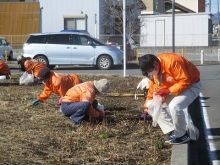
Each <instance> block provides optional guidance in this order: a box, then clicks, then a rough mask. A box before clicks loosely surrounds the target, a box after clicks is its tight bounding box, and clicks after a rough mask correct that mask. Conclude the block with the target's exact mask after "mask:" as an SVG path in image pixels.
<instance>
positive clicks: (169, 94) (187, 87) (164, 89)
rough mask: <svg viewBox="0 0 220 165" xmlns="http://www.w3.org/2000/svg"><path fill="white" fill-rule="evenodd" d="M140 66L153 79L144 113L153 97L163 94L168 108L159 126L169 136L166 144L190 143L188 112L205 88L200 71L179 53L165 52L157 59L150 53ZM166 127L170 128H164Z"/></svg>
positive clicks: (140, 59) (162, 115)
mask: <svg viewBox="0 0 220 165" xmlns="http://www.w3.org/2000/svg"><path fill="white" fill-rule="evenodd" d="M139 66H140V69H141V71H142V73H144V74H145V75H147V76H148V77H149V78H150V81H149V89H148V95H147V98H146V101H145V104H144V107H146V108H145V109H144V113H143V114H142V117H144V116H146V114H147V110H148V109H147V107H148V105H149V104H148V103H149V101H150V100H152V99H153V95H154V94H156V95H160V96H161V97H162V98H163V101H164V102H165V103H167V105H168V109H167V111H164V112H163V113H161V115H160V119H161V121H160V120H158V124H159V126H160V127H161V129H162V128H163V129H162V131H163V130H166V131H163V133H165V134H166V133H167V134H168V135H167V137H166V138H165V139H164V140H165V142H167V143H170V144H182V143H186V142H187V141H189V140H190V137H189V132H188V130H187V123H186V118H185V112H184V109H185V108H187V107H188V106H189V105H190V104H191V103H192V102H193V101H194V100H195V99H196V98H197V97H198V96H199V93H200V89H201V83H200V72H199V70H198V69H197V68H196V66H195V65H193V64H192V63H191V62H190V61H188V60H187V59H185V58H184V57H182V56H181V55H179V54H176V53H162V54H158V55H157V56H155V55H153V54H146V55H144V56H142V57H140V58H139ZM164 128H166V129H164Z"/></svg>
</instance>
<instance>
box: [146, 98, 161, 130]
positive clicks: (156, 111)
mask: <svg viewBox="0 0 220 165" xmlns="http://www.w3.org/2000/svg"><path fill="white" fill-rule="evenodd" d="M147 107H148V114H149V115H151V116H152V119H153V122H152V126H153V127H156V126H157V122H158V118H159V116H160V114H161V112H162V97H161V96H158V95H155V94H153V100H150V101H148V102H147Z"/></svg>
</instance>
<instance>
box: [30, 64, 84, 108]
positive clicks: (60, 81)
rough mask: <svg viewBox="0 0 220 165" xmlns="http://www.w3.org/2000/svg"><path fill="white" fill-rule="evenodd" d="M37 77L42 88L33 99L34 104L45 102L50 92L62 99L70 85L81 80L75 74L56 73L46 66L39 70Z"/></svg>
mask: <svg viewBox="0 0 220 165" xmlns="http://www.w3.org/2000/svg"><path fill="white" fill-rule="evenodd" d="M37 79H38V81H41V82H43V83H44V90H43V92H42V93H41V94H40V95H38V96H37V99H35V100H34V101H33V103H32V105H34V106H35V105H38V104H39V103H40V102H45V101H46V99H47V98H48V97H49V96H50V95H51V94H52V93H56V94H57V95H58V96H60V98H61V99H62V97H63V96H64V95H65V94H66V92H67V91H68V90H69V89H70V88H71V87H73V86H74V85H76V84H79V83H81V82H82V81H81V80H80V79H79V77H78V76H77V75H76V74H68V75H67V74H66V75H65V74H58V73H56V72H53V71H51V70H50V69H49V68H46V67H45V68H42V69H41V70H39V72H38V75H37Z"/></svg>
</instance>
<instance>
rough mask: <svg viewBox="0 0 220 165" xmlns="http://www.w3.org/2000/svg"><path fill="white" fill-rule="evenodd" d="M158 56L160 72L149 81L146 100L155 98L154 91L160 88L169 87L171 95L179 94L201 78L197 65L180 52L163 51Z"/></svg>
mask: <svg viewBox="0 0 220 165" xmlns="http://www.w3.org/2000/svg"><path fill="white" fill-rule="evenodd" d="M157 58H159V60H160V64H161V67H160V73H159V75H154V76H153V77H152V79H151V81H149V90H148V95H147V98H146V102H147V101H148V100H151V99H153V92H155V91H157V90H159V89H169V91H170V93H171V95H179V94H180V93H181V92H183V91H184V90H186V89H188V88H189V87H190V86H191V85H192V84H194V83H196V82H198V81H199V80H200V72H199V70H198V69H197V68H196V66H195V65H193V64H192V63H191V62H190V61H188V60H187V59H185V58H184V57H182V56H180V55H179V54H176V53H162V54H158V55H157ZM146 102H145V105H146Z"/></svg>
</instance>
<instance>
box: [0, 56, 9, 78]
mask: <svg viewBox="0 0 220 165" xmlns="http://www.w3.org/2000/svg"><path fill="white" fill-rule="evenodd" d="M10 78H11V71H10V68H9V67H8V65H7V64H6V63H5V62H4V61H2V59H0V79H10Z"/></svg>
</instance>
